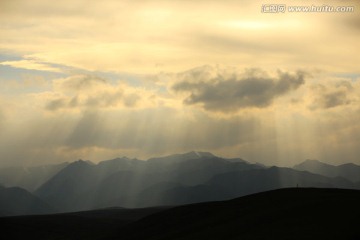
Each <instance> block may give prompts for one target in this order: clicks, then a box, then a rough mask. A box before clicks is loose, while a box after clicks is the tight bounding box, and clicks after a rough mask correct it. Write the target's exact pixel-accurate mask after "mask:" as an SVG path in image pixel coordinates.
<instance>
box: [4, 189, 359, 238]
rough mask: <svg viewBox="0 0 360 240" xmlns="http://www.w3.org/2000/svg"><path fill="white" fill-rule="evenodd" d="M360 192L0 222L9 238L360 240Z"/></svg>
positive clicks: (295, 193)
mask: <svg viewBox="0 0 360 240" xmlns="http://www.w3.org/2000/svg"><path fill="white" fill-rule="evenodd" d="M359 202H360V191H358V190H345V189H335V188H332V189H328V188H284V189H278V190H272V191H266V192H261V193H256V194H252V195H247V196H244V197H240V198H235V199H232V200H227V201H216V202H204V203H196V204H190V205H182V206H178V207H167V208H166V207H165V208H164V207H156V208H141V209H123V208H107V209H100V210H95V211H86V212H75V213H65V214H64V213H63V214H52V215H38V216H17V217H0V225H1V226H2V232H1V234H2V237H5V238H6V239H13V240H17V239H21V240H22V239H67V240H72V239H74V240H75V239H76V240H83V239H86V240H100V239H102V240H110V239H113V240H115V239H122V240H135V239H136V240H145V239H152V240H165V239H173V240H178V239H179V240H180V239H187V240H193V239H194V240H195V239H196V240H202V239H206V240H208V239H224V240H227V239H245V240H247V239H268V238H272V239H280V240H282V239H295V240H296V239H311V240H312V239H314V240H315V239H316V240H317V239H344V240H353V239H359V237H360V228H359V226H358V224H359V221H358V217H359V215H360V207H359Z"/></svg>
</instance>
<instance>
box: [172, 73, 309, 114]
mask: <svg viewBox="0 0 360 240" xmlns="http://www.w3.org/2000/svg"><path fill="white" fill-rule="evenodd" d="M259 73H260V75H261V71H258V70H254V71H248V72H247V73H246V74H245V75H242V76H240V75H237V74H236V73H235V74H233V76H232V75H229V76H225V77H224V76H223V75H218V76H216V77H215V78H212V79H208V80H206V81H204V80H200V81H194V80H193V79H191V77H190V79H184V80H182V81H180V82H178V83H176V84H175V85H174V86H173V87H172V88H173V90H174V91H175V92H185V93H188V95H187V97H186V98H185V100H184V103H185V104H187V105H194V104H200V105H201V106H202V107H203V108H204V109H206V110H209V111H219V112H235V111H238V110H239V109H243V108H265V107H268V106H270V105H271V104H272V103H273V101H274V99H276V98H278V97H280V96H282V95H285V94H287V93H289V92H291V91H294V90H296V89H297V88H299V87H300V86H301V85H303V84H304V83H305V73H303V72H297V73H295V74H291V73H287V72H278V76H277V77H269V76H260V75H259ZM195 77H196V78H198V73H197V72H195Z"/></svg>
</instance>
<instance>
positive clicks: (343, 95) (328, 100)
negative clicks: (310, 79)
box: [310, 81, 353, 109]
mask: <svg viewBox="0 0 360 240" xmlns="http://www.w3.org/2000/svg"><path fill="white" fill-rule="evenodd" d="M314 89H315V94H316V97H315V100H314V102H313V104H312V106H311V107H310V108H311V109H319V108H321V109H328V108H334V107H338V106H343V105H347V104H350V103H351V100H350V97H349V93H350V92H351V91H352V89H353V87H352V85H351V83H350V82H345V81H342V82H339V83H337V84H336V85H335V86H324V85H317V86H315V87H314Z"/></svg>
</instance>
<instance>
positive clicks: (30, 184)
mask: <svg viewBox="0 0 360 240" xmlns="http://www.w3.org/2000/svg"><path fill="white" fill-rule="evenodd" d="M68 164H69V163H60V164H51V165H42V166H36V167H6V168H0V183H1V184H3V185H4V186H6V187H21V188H24V189H26V190H28V191H30V192H32V191H34V190H35V189H37V188H38V187H40V186H41V185H42V184H43V183H44V182H46V181H47V180H49V179H50V178H51V177H53V176H54V175H55V174H57V173H58V172H59V171H61V170H62V169H63V168H64V167H66V166H67V165H68Z"/></svg>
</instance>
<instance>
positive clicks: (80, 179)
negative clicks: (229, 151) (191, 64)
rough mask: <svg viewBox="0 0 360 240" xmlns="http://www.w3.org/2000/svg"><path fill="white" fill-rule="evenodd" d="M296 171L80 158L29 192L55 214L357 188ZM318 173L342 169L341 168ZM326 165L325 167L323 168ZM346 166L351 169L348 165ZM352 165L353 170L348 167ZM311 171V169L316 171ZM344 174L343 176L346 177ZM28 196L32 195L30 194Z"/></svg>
mask: <svg viewBox="0 0 360 240" xmlns="http://www.w3.org/2000/svg"><path fill="white" fill-rule="evenodd" d="M309 163H311V164H313V162H309V161H307V162H306V164H300V165H299V166H297V167H296V168H298V169H300V170H296V169H291V168H280V167H266V166H263V165H260V164H251V163H249V162H246V161H244V160H243V159H240V158H233V159H227V158H221V157H218V156H215V155H213V154H211V153H207V152H189V153H184V154H175V155H169V156H165V157H159V158H151V159H149V160H147V161H143V160H138V159H129V158H126V157H122V158H116V159H111V160H106V161H102V162H99V163H98V164H94V163H92V162H90V161H83V160H78V161H76V162H73V163H70V164H66V166H64V167H62V168H61V169H60V170H59V171H55V172H53V173H52V176H49V179H47V180H45V181H44V182H43V184H42V185H41V186H40V187H39V188H37V189H36V191H34V192H33V194H34V195H35V196H36V197H37V198H38V199H41V200H42V201H43V202H46V203H47V204H48V205H50V206H52V208H53V209H54V210H52V211H56V212H71V211H83V210H90V209H98V208H107V207H126V208H139V207H151V206H162V205H166V206H169V205H170V206H174V205H181V204H191V203H198V202H206V201H222V200H227V199H231V198H235V197H240V196H244V195H248V194H253V193H258V192H262V191H268V190H273V189H279V188H288V187H321V188H324V187H325V188H346V189H360V182H354V181H350V180H349V179H348V178H347V177H348V176H352V179H356V174H354V173H356V169H357V167H356V165H354V170H352V171H354V173H353V172H352V173H350V170H349V169H348V171H347V172H346V173H348V174H345V172H343V173H342V174H343V175H344V177H341V174H339V172H330V170H329V171H325V170H323V171H325V172H326V174H324V175H321V174H318V173H313V172H310V171H304V169H303V168H302V167H304V166H308V165H309ZM317 166H322V167H320V168H318V169H334V168H336V169H337V168H339V169H345V168H344V167H343V166H337V167H335V166H331V165H329V166H330V167H329V166H328V165H326V164H318V163H317ZM323 166H325V167H323ZM346 166H350V165H346ZM350 167H351V166H350ZM314 171H315V170H314ZM345 175H346V176H345ZM29 194H30V193H29Z"/></svg>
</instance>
